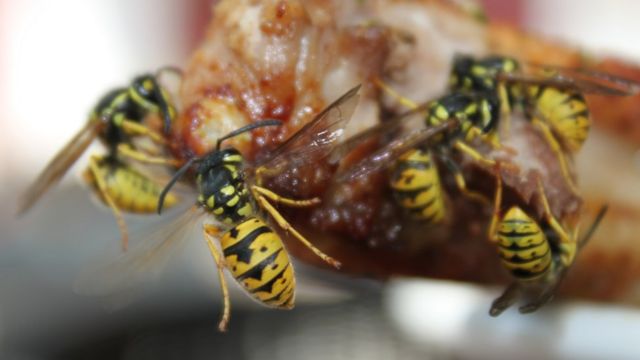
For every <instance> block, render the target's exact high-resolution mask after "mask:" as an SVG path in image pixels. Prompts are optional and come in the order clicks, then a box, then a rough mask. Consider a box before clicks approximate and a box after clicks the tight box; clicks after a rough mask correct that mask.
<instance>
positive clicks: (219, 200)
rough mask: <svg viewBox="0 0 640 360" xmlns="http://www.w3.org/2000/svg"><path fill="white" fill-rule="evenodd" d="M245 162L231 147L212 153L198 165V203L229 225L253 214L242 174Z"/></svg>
mask: <svg viewBox="0 0 640 360" xmlns="http://www.w3.org/2000/svg"><path fill="white" fill-rule="evenodd" d="M242 161H243V158H242V155H241V154H240V152H238V150H236V149H233V148H229V149H224V150H218V151H214V152H211V153H210V154H209V155H207V156H206V157H205V158H204V159H203V160H202V162H201V163H200V165H199V166H198V171H197V172H198V174H197V178H196V181H197V183H198V188H199V190H200V194H199V196H198V202H199V203H200V204H201V205H202V206H204V207H205V208H207V209H208V210H210V211H211V212H213V214H214V215H215V216H216V218H217V219H218V220H220V221H222V222H225V223H228V224H233V223H236V222H238V221H240V220H243V219H245V218H246V217H247V216H249V215H251V214H252V213H253V209H252V207H251V204H250V202H249V193H248V191H247V188H246V186H245V183H244V178H243V177H242V175H241V169H240V167H241V165H242Z"/></svg>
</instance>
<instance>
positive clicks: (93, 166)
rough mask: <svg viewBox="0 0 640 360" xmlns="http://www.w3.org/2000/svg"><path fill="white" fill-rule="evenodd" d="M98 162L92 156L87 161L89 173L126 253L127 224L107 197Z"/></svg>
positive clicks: (105, 185)
mask: <svg viewBox="0 0 640 360" xmlns="http://www.w3.org/2000/svg"><path fill="white" fill-rule="evenodd" d="M98 161H100V158H99V157H97V156H92V157H91V158H90V159H89V171H91V173H92V175H93V178H94V179H95V181H96V184H97V185H98V191H100V195H102V198H103V199H104V201H105V202H106V203H107V206H109V208H110V209H111V211H112V212H113V216H114V217H115V218H116V222H117V223H118V228H119V229H120V236H121V244H122V245H121V246H122V251H127V248H129V231H128V230H127V223H126V222H125V221H124V218H123V217H122V213H121V212H120V209H118V206H117V205H116V203H115V201H113V199H112V198H111V196H110V195H109V192H108V191H107V184H106V183H105V182H104V179H103V178H102V174H101V172H100V165H98Z"/></svg>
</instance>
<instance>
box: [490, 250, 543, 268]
mask: <svg viewBox="0 0 640 360" xmlns="http://www.w3.org/2000/svg"><path fill="white" fill-rule="evenodd" d="M549 251H550V249H549V248H547V251H545V252H544V253H542V254H541V255H539V256H534V257H531V258H528V259H524V258H521V257H520V256H518V254H517V253H516V254H515V255H514V256H513V257H510V258H507V257H502V258H503V259H504V261H506V262H509V263H512V264H528V263H531V262H534V261H536V260H540V259H543V258H544V257H545V256H547V255H548V254H549ZM534 255H535V254H534Z"/></svg>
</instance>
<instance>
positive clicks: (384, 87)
mask: <svg viewBox="0 0 640 360" xmlns="http://www.w3.org/2000/svg"><path fill="white" fill-rule="evenodd" d="M373 83H374V84H376V86H377V87H379V88H380V89H382V91H384V92H386V93H387V95H389V96H391V97H393V98H394V99H396V100H397V101H398V102H399V103H400V104H402V105H403V106H406V107H407V108H409V109H415V108H417V107H418V104H416V103H415V102H414V101H412V100H411V99H408V98H406V97H404V96H402V95H400V94H399V93H398V92H397V91H395V90H393V89H392V88H391V87H390V86H389V85H387V84H385V83H384V81H382V80H380V79H379V78H377V77H376V78H375V79H373Z"/></svg>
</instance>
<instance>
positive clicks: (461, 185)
mask: <svg viewBox="0 0 640 360" xmlns="http://www.w3.org/2000/svg"><path fill="white" fill-rule="evenodd" d="M439 155H440V157H441V158H442V159H443V160H444V163H445V164H446V165H447V167H448V168H449V171H451V173H452V174H453V178H454V179H455V181H456V185H457V186H458V189H459V190H460V192H461V193H463V194H464V195H466V196H468V197H469V198H471V199H473V200H476V201H478V202H481V203H483V204H487V205H488V204H490V203H491V202H490V201H489V199H488V198H487V197H486V196H485V195H484V194H482V193H480V192H477V191H473V190H469V188H467V183H466V181H465V180H464V175H463V174H462V170H460V167H459V166H458V165H457V164H456V163H455V162H454V161H453V160H452V159H451V158H450V157H449V156H447V155H446V154H444V153H440V154H439Z"/></svg>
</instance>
